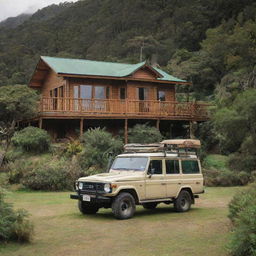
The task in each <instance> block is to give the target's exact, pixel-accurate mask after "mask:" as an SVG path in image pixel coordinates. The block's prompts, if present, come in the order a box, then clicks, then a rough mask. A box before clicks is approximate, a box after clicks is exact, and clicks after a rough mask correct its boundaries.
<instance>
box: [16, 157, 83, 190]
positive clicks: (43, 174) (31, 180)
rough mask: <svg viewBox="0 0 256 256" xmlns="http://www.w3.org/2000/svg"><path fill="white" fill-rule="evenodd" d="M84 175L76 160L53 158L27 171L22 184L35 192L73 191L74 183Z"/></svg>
mask: <svg viewBox="0 0 256 256" xmlns="http://www.w3.org/2000/svg"><path fill="white" fill-rule="evenodd" d="M81 175H82V170H81V168H80V166H79V164H78V163H77V161H76V159H73V160H72V161H67V160H65V159H64V158H61V159H55V158H53V159H52V160H51V161H48V162H44V161H42V162H40V161H39V162H38V163H37V164H36V166H35V167H34V168H33V169H32V170H29V171H27V172H26V173H25V174H24V176H23V178H22V180H21V182H22V184H23V185H24V186H25V187H27V188H29V189H33V190H47V191H60V190H71V189H72V188H73V183H74V181H75V180H76V179H78V178H79V177H80V176H81Z"/></svg>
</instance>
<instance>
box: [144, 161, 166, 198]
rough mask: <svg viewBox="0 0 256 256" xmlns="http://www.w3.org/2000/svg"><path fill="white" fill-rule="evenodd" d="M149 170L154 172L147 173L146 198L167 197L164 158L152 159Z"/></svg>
mask: <svg viewBox="0 0 256 256" xmlns="http://www.w3.org/2000/svg"><path fill="white" fill-rule="evenodd" d="M148 168H149V170H148V173H150V170H151V171H152V170H153V174H147V175H146V182H145V183H146V185H145V188H146V199H158V198H165V197H166V182H165V175H164V172H163V160H162V159H151V160H150V163H149V167H148Z"/></svg>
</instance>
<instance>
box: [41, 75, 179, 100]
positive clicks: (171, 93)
mask: <svg viewBox="0 0 256 256" xmlns="http://www.w3.org/2000/svg"><path fill="white" fill-rule="evenodd" d="M134 75H136V76H140V77H142V76H144V77H146V76H147V78H149V76H151V75H152V74H151V73H150V72H145V71H143V70H139V71H137V72H136V73H135V74H134ZM75 85H95V86H96V85H98V86H108V87H109V88H110V92H109V98H110V99H119V97H120V96H119V91H120V88H121V87H126V88H127V91H126V93H127V98H128V99H130V100H138V95H137V94H138V93H137V88H138V87H146V88H149V91H148V93H149V95H148V99H149V100H157V90H158V89H161V90H164V91H165V96H166V101H175V85H173V84H168V85H166V84H161V83H151V82H140V81H121V80H106V79H105V80H104V79H88V78H86V79H82V78H63V77H60V76H58V75H57V74H56V73H55V72H54V71H52V70H51V71H50V72H49V74H48V75H47V77H46V79H45V81H44V84H43V86H42V90H41V93H42V95H43V96H45V97H50V90H52V89H54V88H58V87H60V86H64V97H71V98H73V96H74V95H73V87H74V86H75Z"/></svg>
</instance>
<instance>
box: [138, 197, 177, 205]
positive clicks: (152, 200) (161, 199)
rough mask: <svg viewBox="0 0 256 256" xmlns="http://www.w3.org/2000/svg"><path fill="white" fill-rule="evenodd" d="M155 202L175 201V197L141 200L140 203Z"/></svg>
mask: <svg viewBox="0 0 256 256" xmlns="http://www.w3.org/2000/svg"><path fill="white" fill-rule="evenodd" d="M155 202H173V199H172V198H159V199H149V200H141V201H140V204H144V203H155Z"/></svg>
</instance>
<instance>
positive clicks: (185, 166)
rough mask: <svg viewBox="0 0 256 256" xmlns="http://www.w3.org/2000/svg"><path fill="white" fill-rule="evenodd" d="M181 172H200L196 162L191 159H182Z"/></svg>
mask: <svg viewBox="0 0 256 256" xmlns="http://www.w3.org/2000/svg"><path fill="white" fill-rule="evenodd" d="M181 166H182V173H183V174H195V173H200V170H199V166H198V162H197V161H193V160H182V161H181Z"/></svg>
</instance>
